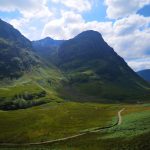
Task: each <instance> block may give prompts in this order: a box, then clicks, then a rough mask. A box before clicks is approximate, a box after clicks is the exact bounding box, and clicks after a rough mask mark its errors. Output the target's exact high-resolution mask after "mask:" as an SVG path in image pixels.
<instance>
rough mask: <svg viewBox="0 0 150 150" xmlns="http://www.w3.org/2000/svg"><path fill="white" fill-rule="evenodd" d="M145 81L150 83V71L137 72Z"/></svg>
mask: <svg viewBox="0 0 150 150" xmlns="http://www.w3.org/2000/svg"><path fill="white" fill-rule="evenodd" d="M137 73H138V75H139V76H141V77H142V78H143V79H144V80H146V81H148V82H150V69H146V70H142V71H139V72H137Z"/></svg>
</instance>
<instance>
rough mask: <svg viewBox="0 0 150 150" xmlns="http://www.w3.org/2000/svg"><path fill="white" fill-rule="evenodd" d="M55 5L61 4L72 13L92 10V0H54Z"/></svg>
mask: <svg viewBox="0 0 150 150" xmlns="http://www.w3.org/2000/svg"><path fill="white" fill-rule="evenodd" d="M52 1H53V2H55V3H61V4H63V5H64V6H66V7H68V8H70V9H71V10H72V11H77V12H83V11H88V10H90V9H91V8H92V3H91V2H90V0H52Z"/></svg>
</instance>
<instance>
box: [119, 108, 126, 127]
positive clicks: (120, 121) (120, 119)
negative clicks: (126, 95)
mask: <svg viewBox="0 0 150 150" xmlns="http://www.w3.org/2000/svg"><path fill="white" fill-rule="evenodd" d="M124 110H125V108H123V109H121V110H120V111H119V112H118V125H121V123H122V117H121V113H122V112H123V111H124Z"/></svg>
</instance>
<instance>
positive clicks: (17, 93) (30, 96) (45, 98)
mask: <svg viewBox="0 0 150 150" xmlns="http://www.w3.org/2000/svg"><path fill="white" fill-rule="evenodd" d="M63 79H64V77H63V76H62V74H61V73H60V72H59V70H58V69H56V68H55V67H53V66H47V67H42V68H41V67H39V68H37V67H35V68H33V70H32V71H30V72H28V73H25V74H24V75H23V76H22V77H21V78H18V79H16V80H11V79H4V80H1V81H0V108H1V109H4V110H12V109H18V108H27V107H31V106H35V105H40V104H43V103H47V102H51V101H62V100H61V99H60V98H58V96H57V95H58V94H57V92H56V87H57V86H59V85H60V81H61V80H63Z"/></svg>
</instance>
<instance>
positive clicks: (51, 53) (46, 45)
mask: <svg viewBox="0 0 150 150" xmlns="http://www.w3.org/2000/svg"><path fill="white" fill-rule="evenodd" d="M63 42H64V40H54V39H52V38H50V37H46V38H44V39H41V40H38V41H32V46H33V49H34V51H35V53H37V54H38V55H39V56H40V57H41V58H43V60H46V61H47V62H53V63H54V62H56V60H57V50H58V47H59V46H60V45H61V44H62V43H63Z"/></svg>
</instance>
